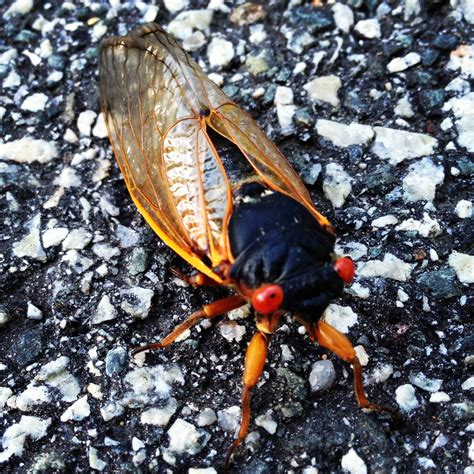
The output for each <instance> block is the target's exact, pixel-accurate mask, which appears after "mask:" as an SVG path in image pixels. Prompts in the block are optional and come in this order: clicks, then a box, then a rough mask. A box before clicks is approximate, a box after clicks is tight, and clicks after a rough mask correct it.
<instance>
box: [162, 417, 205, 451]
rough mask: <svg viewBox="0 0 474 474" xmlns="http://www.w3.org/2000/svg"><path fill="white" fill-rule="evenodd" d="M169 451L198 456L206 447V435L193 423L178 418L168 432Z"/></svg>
mask: <svg viewBox="0 0 474 474" xmlns="http://www.w3.org/2000/svg"><path fill="white" fill-rule="evenodd" d="M168 436H169V439H170V444H169V448H168V449H169V450H171V451H173V452H175V453H178V454H181V453H187V454H191V455H193V454H196V453H198V452H199V451H201V449H202V448H203V447H204V445H205V443H206V442H207V440H206V438H207V437H206V435H205V433H204V432H200V431H198V430H197V429H196V428H195V427H194V426H193V425H192V424H191V423H188V422H187V421H185V420H183V419H182V418H178V419H177V420H176V421H175V422H174V423H173V424H172V425H171V428H170V429H169V430H168Z"/></svg>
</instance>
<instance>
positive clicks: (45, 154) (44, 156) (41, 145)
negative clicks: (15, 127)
mask: <svg viewBox="0 0 474 474" xmlns="http://www.w3.org/2000/svg"><path fill="white" fill-rule="evenodd" d="M58 154H59V153H58V149H57V147H56V143H55V142H47V141H45V140H36V139H34V138H31V137H28V136H27V137H23V138H20V139H19V140H14V141H11V142H6V143H0V160H10V161H16V162H17V163H33V162H35V161H36V162H38V163H47V162H48V161H51V160H53V159H54V158H56V157H57V156H58Z"/></svg>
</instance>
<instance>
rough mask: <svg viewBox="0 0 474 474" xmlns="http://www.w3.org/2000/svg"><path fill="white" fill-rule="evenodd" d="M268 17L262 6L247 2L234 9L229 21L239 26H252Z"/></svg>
mask: <svg viewBox="0 0 474 474" xmlns="http://www.w3.org/2000/svg"><path fill="white" fill-rule="evenodd" d="M266 15H267V12H266V10H265V9H264V8H263V6H262V5H259V4H257V3H252V2H245V3H244V4H243V5H239V6H238V7H236V8H234V9H233V11H232V13H231V14H230V17H229V20H230V21H231V22H232V23H235V24H236V25H238V26H244V25H251V24H252V23H256V22H257V21H259V20H262V19H263V18H265V17H266Z"/></svg>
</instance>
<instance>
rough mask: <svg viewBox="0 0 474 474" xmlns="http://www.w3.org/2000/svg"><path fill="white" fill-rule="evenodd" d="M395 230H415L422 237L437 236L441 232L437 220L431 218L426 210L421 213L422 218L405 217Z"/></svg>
mask: <svg viewBox="0 0 474 474" xmlns="http://www.w3.org/2000/svg"><path fill="white" fill-rule="evenodd" d="M395 230H397V231H405V232H417V233H418V234H420V235H421V236H422V237H437V236H438V235H440V234H441V227H440V225H439V222H438V221H437V220H435V219H432V218H431V217H430V216H429V214H428V213H427V212H424V213H423V219H422V220H421V221H418V220H416V219H407V220H406V221H403V222H402V223H401V224H400V225H398V226H397V227H396V228H395Z"/></svg>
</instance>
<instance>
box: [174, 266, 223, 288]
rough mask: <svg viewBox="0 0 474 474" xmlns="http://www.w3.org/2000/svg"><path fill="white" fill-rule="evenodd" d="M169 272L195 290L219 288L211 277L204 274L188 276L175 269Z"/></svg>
mask: <svg viewBox="0 0 474 474" xmlns="http://www.w3.org/2000/svg"><path fill="white" fill-rule="evenodd" d="M170 272H171V273H172V274H173V275H174V276H175V277H176V278H179V279H180V280H182V281H184V282H185V283H187V284H188V285H190V286H192V287H194V288H196V287H198V286H219V285H220V283H219V282H217V281H215V280H213V279H212V278H211V277H208V276H207V275H205V274H204V273H201V272H197V273H196V274H194V275H191V276H188V275H186V274H185V273H183V272H182V271H181V270H178V269H177V268H175V267H172V268H170Z"/></svg>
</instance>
